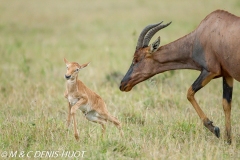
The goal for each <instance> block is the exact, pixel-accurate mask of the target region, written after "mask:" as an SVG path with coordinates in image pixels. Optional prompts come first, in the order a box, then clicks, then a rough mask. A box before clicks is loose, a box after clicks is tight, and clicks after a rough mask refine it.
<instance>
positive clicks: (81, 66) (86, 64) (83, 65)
mask: <svg viewBox="0 0 240 160" xmlns="http://www.w3.org/2000/svg"><path fill="white" fill-rule="evenodd" d="M89 63H90V62H88V63H85V64H82V65H80V69H82V68H85V67H87V66H88V65H89Z"/></svg>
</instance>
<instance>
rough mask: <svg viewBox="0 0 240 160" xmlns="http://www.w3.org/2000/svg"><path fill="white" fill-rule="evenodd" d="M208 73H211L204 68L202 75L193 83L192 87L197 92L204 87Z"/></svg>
mask: <svg viewBox="0 0 240 160" xmlns="http://www.w3.org/2000/svg"><path fill="white" fill-rule="evenodd" d="M208 75H209V72H207V71H206V70H203V71H202V72H201V74H200V76H199V77H198V78H197V80H196V81H195V82H194V83H193V84H192V89H193V91H194V92H195V93H196V92H197V91H198V90H199V89H201V88H202V87H203V86H202V82H203V80H204V79H205V78H206V77H207V76H208Z"/></svg>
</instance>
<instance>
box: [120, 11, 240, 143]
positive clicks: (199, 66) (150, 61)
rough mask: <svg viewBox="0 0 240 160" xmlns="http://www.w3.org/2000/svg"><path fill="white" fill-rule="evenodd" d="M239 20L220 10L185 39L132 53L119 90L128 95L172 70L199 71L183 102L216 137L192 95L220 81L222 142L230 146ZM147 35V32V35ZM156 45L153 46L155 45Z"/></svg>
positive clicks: (239, 76) (239, 70)
mask: <svg viewBox="0 0 240 160" xmlns="http://www.w3.org/2000/svg"><path fill="white" fill-rule="evenodd" d="M239 26H240V18H239V17H237V16H235V15H233V14H231V13H228V12H226V11H222V10H216V11H214V12H212V13H211V14H209V15H208V16H206V18H205V19H204V20H203V21H202V22H201V23H200V24H199V26H198V27H197V28H196V29H195V30H194V31H193V32H191V33H189V34H188V35H185V36H183V37H182V38H179V39H177V40H176V41H174V42H171V43H169V44H167V45H164V46H161V47H159V48H158V49H157V50H156V51H155V50H154V51H153V50H152V45H151V46H148V47H142V48H138V49H137V50H136V51H135V54H134V58H133V62H132V65H131V66H130V68H129V70H128V72H127V73H126V75H125V77H124V78H123V80H122V82H121V85H120V90H122V91H130V90H131V89H132V88H133V87H134V86H135V85H136V84H138V83H140V82H142V81H145V80H146V79H148V78H150V77H152V76H154V75H156V74H159V73H162V72H165V71H169V70H175V69H193V70H198V71H201V74H200V75H199V77H198V78H197V79H196V81H195V82H194V83H193V84H192V85H191V86H190V88H189V90H188V93H187V98H188V100H189V101H190V103H191V104H192V105H193V107H194V109H195V110H196V112H197V113H198V115H199V117H200V118H201V119H202V121H203V123H204V125H205V126H206V127H207V128H208V129H209V130H210V131H211V132H213V133H214V134H215V135H216V136H217V137H219V136H220V130H219V128H218V127H216V126H214V125H212V123H213V122H211V121H210V120H209V119H208V118H207V116H206V115H205V114H204V112H203V111H202V110H201V108H200V107H199V105H198V103H197V102H196V100H195V98H194V95H195V93H196V92H197V91H198V90H200V89H201V88H202V87H204V86H205V85H207V84H208V83H209V82H210V81H211V80H212V79H214V78H219V77H223V108H224V113H225V117H226V129H225V130H226V138H227V141H228V143H231V125H230V124H231V121H230V117H231V116H230V115H231V100H232V87H233V79H235V80H237V81H240V27H239ZM149 32H150V31H149ZM155 45H156V44H155Z"/></svg>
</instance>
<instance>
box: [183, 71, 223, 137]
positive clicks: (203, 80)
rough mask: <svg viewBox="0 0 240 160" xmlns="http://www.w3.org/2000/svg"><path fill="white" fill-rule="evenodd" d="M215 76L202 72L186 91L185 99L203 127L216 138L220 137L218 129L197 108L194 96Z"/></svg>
mask: <svg viewBox="0 0 240 160" xmlns="http://www.w3.org/2000/svg"><path fill="white" fill-rule="evenodd" d="M215 76H216V74H213V73H211V72H208V71H206V70H203V71H202V72H201V74H200V76H199V77H198V78H197V80H196V81H195V82H194V83H193V84H192V86H191V87H190V88H189V89H188V93H187V98H188V100H189V101H190V103H191V104H192V106H193V107H194V109H195V110H196V112H197V114H198V116H199V117H200V118H201V120H202V121H203V124H204V126H205V127H207V128H208V129H209V130H210V131H211V132H212V133H214V134H215V135H216V136H217V137H218V138H219V137H220V129H219V128H218V127H215V126H214V125H213V124H212V123H213V122H212V121H210V120H209V119H208V118H207V116H206V115H205V114H204V112H203V111H202V109H201V108H200V107H199V105H198V103H197V102H196V100H195V98H194V95H195V93H196V92H197V91H198V90H200V89H201V88H202V87H204V86H205V85H206V84H207V83H208V82H210V81H211V80H212V79H213V78H214V77H215Z"/></svg>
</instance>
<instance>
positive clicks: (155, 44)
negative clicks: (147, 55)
mask: <svg viewBox="0 0 240 160" xmlns="http://www.w3.org/2000/svg"><path fill="white" fill-rule="evenodd" d="M159 46H160V37H158V38H157V40H156V41H154V42H153V43H152V44H151V48H150V52H151V53H153V52H155V51H156V50H157V49H158V48H159Z"/></svg>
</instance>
